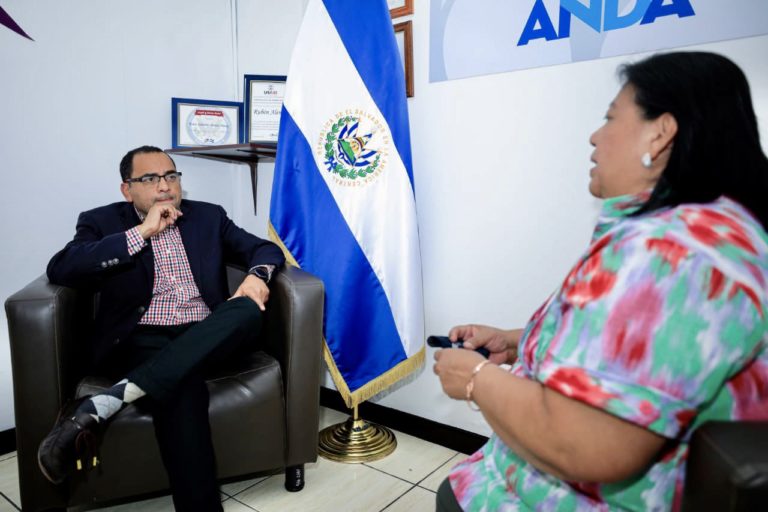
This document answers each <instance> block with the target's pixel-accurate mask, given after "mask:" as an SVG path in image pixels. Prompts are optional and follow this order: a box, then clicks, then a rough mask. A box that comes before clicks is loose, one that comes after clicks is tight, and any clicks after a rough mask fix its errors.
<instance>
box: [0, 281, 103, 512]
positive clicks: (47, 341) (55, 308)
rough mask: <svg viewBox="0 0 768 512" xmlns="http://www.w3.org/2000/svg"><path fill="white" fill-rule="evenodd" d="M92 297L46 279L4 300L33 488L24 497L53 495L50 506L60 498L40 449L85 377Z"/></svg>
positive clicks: (27, 480)
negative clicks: (39, 465)
mask: <svg viewBox="0 0 768 512" xmlns="http://www.w3.org/2000/svg"><path fill="white" fill-rule="evenodd" d="M92 298H93V296H92V295H90V294H86V293H82V292H78V291H75V290H73V289H71V288H66V287H63V286H57V285H53V284H50V283H49V282H48V279H47V277H46V276H45V275H43V276H40V277H39V278H37V279H35V280H34V281H32V282H31V283H30V284H28V285H27V286H26V287H24V288H23V289H21V290H20V291H18V292H16V293H15V294H13V295H11V296H10V297H8V299H7V300H6V301H5V310H6V313H7V316H8V331H9V339H10V347H11V367H12V369H13V398H14V408H15V419H16V446H17V451H18V461H19V472H20V473H24V474H25V477H24V478H20V483H21V485H22V487H28V488H22V496H25V495H26V496H38V497H39V498H40V499H41V500H42V501H45V498H44V497H45V496H46V495H50V496H49V498H50V499H51V500H52V501H51V505H53V504H55V503H57V502H58V501H59V500H60V499H61V498H60V497H58V496H57V495H56V493H55V489H54V488H53V486H52V485H51V484H49V483H48V481H47V480H45V479H44V478H43V476H42V474H40V471H39V470H38V468H37V445H38V443H40V440H41V439H42V438H43V437H44V436H45V434H47V433H48V431H49V430H50V428H51V426H52V425H53V422H54V421H55V419H56V416H57V414H58V412H59V409H60V408H61V405H62V404H63V403H64V402H66V400H67V399H68V398H70V397H71V396H72V394H73V391H74V388H75V386H76V384H77V381H78V380H79V378H80V377H81V376H82V372H83V369H84V368H83V367H84V365H85V362H86V361H87V358H86V357H84V356H83V352H82V351H83V350H84V346H83V343H82V340H84V339H85V337H84V334H83V332H82V327H81V326H84V325H87V319H88V317H89V316H90V315H92V307H93V300H92ZM78 341H80V343H78ZM80 356H83V357H80Z"/></svg>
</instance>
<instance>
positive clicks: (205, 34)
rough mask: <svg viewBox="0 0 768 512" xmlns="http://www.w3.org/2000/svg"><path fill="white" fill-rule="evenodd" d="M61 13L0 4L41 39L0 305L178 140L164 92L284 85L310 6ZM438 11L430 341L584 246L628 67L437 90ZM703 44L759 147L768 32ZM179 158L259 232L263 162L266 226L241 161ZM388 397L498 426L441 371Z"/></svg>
mask: <svg viewBox="0 0 768 512" xmlns="http://www.w3.org/2000/svg"><path fill="white" fill-rule="evenodd" d="M59 4H60V2H55V1H52V0H45V1H42V0H41V1H38V2H24V1H23V0H6V1H5V2H4V3H3V8H5V9H6V11H8V12H9V14H11V15H12V16H13V17H14V18H15V19H16V21H18V22H19V24H20V25H21V26H22V27H23V28H24V29H25V30H26V31H27V32H28V33H30V34H31V35H32V37H34V38H35V39H36V41H35V42H34V43H32V42H29V41H26V40H24V39H22V38H20V37H19V36H17V35H15V34H13V33H11V32H10V31H7V30H5V29H0V69H2V70H3V71H2V72H3V77H2V80H1V81H0V98H3V100H2V101H3V108H4V110H5V113H6V115H5V116H4V118H5V119H11V120H14V121H16V122H14V123H3V124H0V155H2V168H0V176H2V178H3V184H4V186H5V187H4V190H5V191H6V194H5V197H4V201H3V202H2V205H0V208H2V210H0V213H2V217H3V218H4V219H6V222H4V223H3V224H2V226H0V240H3V243H2V246H0V269H2V270H0V272H2V280H0V298H2V299H3V300H4V299H5V298H6V297H7V296H8V295H9V294H10V293H12V292H13V291H15V290H17V289H18V288H20V287H21V286H23V285H24V284H25V283H26V282H28V281H29V280H31V279H32V278H34V277H35V276H36V275H39V274H40V273H41V272H42V270H43V269H44V266H45V263H46V262H47V260H48V258H50V256H51V255H52V254H53V252H55V251H56V250H57V249H58V248H60V247H61V246H62V245H63V244H64V243H65V242H66V241H67V240H68V239H69V238H70V237H71V235H72V233H73V230H74V222H75V219H76V215H77V212H79V211H80V210H82V209H85V208H89V207H91V206H95V205H98V204H102V203H104V202H107V201H112V200H119V199H120V196H119V195H118V191H117V163H118V160H119V158H120V156H122V154H123V153H124V152H125V151H126V150H127V149H130V148H131V147H134V146H136V145H138V144H142V143H153V144H156V145H159V146H161V147H168V146H169V144H170V130H169V124H170V97H171V96H189V97H197V98H208V99H235V98H237V99H242V96H241V94H242V91H241V89H242V83H241V82H242V75H243V74H246V73H249V74H285V73H286V72H287V69H288V61H289V58H290V52H291V47H292V44H293V40H294V38H295V36H296V32H297V30H298V26H299V23H300V20H301V15H302V12H303V8H304V6H305V4H306V0H290V1H289V0H283V1H281V2H272V1H268V0H251V1H247V2H244V1H240V2H236V4H235V7H236V9H235V10H236V20H237V23H236V31H235V30H234V29H233V26H232V17H233V16H232V11H231V10H230V4H229V3H228V2H206V1H204V0H196V1H183V0H173V1H167V2H163V3H157V2H150V1H148V0H141V1H136V2H131V3H127V4H125V5H123V4H115V3H109V7H106V6H102V5H101V4H99V3H96V2H87V1H84V0H77V1H70V2H66V3H61V4H66V5H59ZM158 5H160V7H158ZM428 11H429V5H428V2H427V1H422V2H416V13H415V15H414V16H412V17H411V19H412V20H413V23H414V57H415V89H416V95H415V97H414V98H412V99H410V100H409V101H408V103H409V108H410V114H411V130H412V132H411V133H412V146H413V155H414V175H415V180H416V196H417V208H418V214H419V223H420V232H421V247H422V259H423V264H424V291H425V297H424V299H425V314H426V328H427V333H428V334H433V333H434V334H440V333H445V332H447V330H448V329H449V328H450V327H451V326H452V325H454V324H457V323H463V322H483V323H489V324H494V325H499V326H505V327H515V326H521V325H522V324H523V323H524V322H525V321H526V320H527V318H528V316H529V315H530V314H531V313H532V312H533V310H534V309H535V308H536V307H538V305H539V304H540V303H541V302H542V301H543V300H544V299H545V298H546V296H547V295H548V294H549V293H550V292H551V291H552V290H553V289H554V288H555V287H556V286H557V284H558V282H559V281H560V280H561V279H562V278H563V277H564V275H565V273H566V272H567V270H568V268H569V266H570V265H571V263H572V262H573V261H574V260H575V259H576V258H577V257H578V256H579V254H580V252H581V251H582V250H583V249H584V245H585V243H586V242H587V240H588V239H589V235H590V232H591V228H592V223H593V222H594V219H595V215H596V213H597V209H598V206H599V205H598V203H597V202H596V201H595V200H593V199H592V198H591V197H590V196H589V194H588V193H587V182H588V169H589V167H590V163H589V154H590V152H591V148H590V146H589V144H588V138H589V135H590V133H591V132H592V131H593V130H594V129H595V128H597V127H598V126H599V124H600V123H601V119H602V116H603V114H604V111H605V108H606V106H607V104H608V103H609V102H610V100H611V99H612V98H613V96H614V94H615V93H616V91H617V89H618V83H617V82H616V79H615V69H616V66H617V65H618V64H619V63H620V62H624V61H625V60H627V59H628V58H617V59H605V60H599V61H591V62H583V63H578V64H570V65H564V66H556V67H549V68H540V69H534V70H527V71H519V72H515V73H505V74H499V75H493V76H484V77H477V78H472V79H465V80H458V81H450V82H442V83H437V84H429V83H428V78H427V76H428V51H429V48H428V31H429V16H428ZM201 34H202V35H201ZM233 36H234V37H233ZM233 41H234V43H233ZM697 48H701V49H706V50H711V51H717V52H720V53H723V54H725V55H727V56H729V57H731V58H733V59H734V60H735V61H736V62H737V63H738V64H739V65H741V66H742V67H743V69H744V70H745V72H746V74H747V76H748V77H749V79H750V82H751V84H752V90H753V97H754V100H755V107H756V109H757V111H758V116H759V120H760V123H761V127H762V128H763V141H764V144H763V145H764V147H766V144H765V141H766V140H768V139H766V134H767V133H768V67H767V66H765V63H764V62H765V60H764V55H766V54H767V53H768V36H766V37H757V38H751V39H743V40H738V41H729V42H723V43H716V44H711V45H704V46H699V47H697ZM637 57H638V56H633V57H630V58H631V59H635V58H637ZM478 148H482V151H478ZM177 164H178V166H179V168H180V169H182V170H183V171H184V173H185V174H184V185H185V188H186V189H187V191H188V192H189V196H190V197H194V198H198V199H205V200H211V201H215V202H219V203H221V204H223V205H224V206H225V207H226V208H227V209H228V211H230V213H231V214H232V216H233V218H234V219H235V220H236V221H237V222H238V223H239V224H241V225H242V226H243V227H246V228H247V229H249V230H251V231H252V232H254V233H256V234H258V235H261V236H264V235H265V233H266V223H267V213H268V211H269V196H270V191H269V189H270V187H271V181H272V172H273V166H272V164H262V165H261V166H260V168H259V187H260V188H259V197H258V200H259V213H258V215H257V216H253V213H252V203H251V195H250V179H249V177H248V172H247V167H245V166H237V165H225V164H219V163H211V162H208V161H197V160H194V159H189V158H184V157H181V158H177ZM32 177H34V179H30V178H32ZM22 209H23V210H24V211H25V212H30V213H26V215H20V213H19V211H20V210H22ZM30 233H33V234H35V235H37V236H30ZM2 318H3V320H4V318H5V317H4V313H3V317H2ZM7 347H8V343H7V330H6V329H5V328H4V326H0V372H2V373H0V430H4V429H6V428H10V427H12V426H13V417H12V414H11V408H10V405H9V404H10V396H11V395H10V393H11V391H10V364H9V362H8V360H7V352H8V349H7ZM431 357H432V350H431V349H429V352H428V358H429V361H431ZM326 383H327V385H329V386H330V385H331V384H330V380H327V381H326ZM380 403H381V404H382V405H385V406H388V407H393V408H395V409H399V410H402V411H406V412H409V413H412V414H416V415H418V416H422V417H425V418H429V419H432V420H435V421H439V422H441V423H446V424H451V425H455V426H458V427H461V428H465V429H468V430H471V431H474V432H478V433H482V434H487V433H488V432H489V430H488V427H487V425H486V424H485V422H484V421H483V419H482V417H481V416H480V415H479V414H478V413H474V412H471V411H469V409H468V408H467V407H466V405H465V404H464V403H461V402H454V401H451V400H449V399H448V398H446V397H445V396H444V395H443V394H442V392H441V390H440V387H439V384H438V382H437V379H436V378H435V376H434V375H433V374H432V372H431V362H428V365H427V367H426V369H425V371H424V372H423V373H422V374H421V375H420V376H419V377H418V378H416V379H415V380H413V381H412V382H410V383H409V384H407V386H405V387H403V388H401V389H399V390H396V391H394V392H393V393H391V394H389V395H387V396H386V397H384V398H383V399H382V400H381V401H380Z"/></svg>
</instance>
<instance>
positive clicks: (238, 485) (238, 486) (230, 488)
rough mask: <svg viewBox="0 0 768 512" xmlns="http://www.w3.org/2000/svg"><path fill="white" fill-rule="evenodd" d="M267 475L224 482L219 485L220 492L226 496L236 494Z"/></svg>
mask: <svg viewBox="0 0 768 512" xmlns="http://www.w3.org/2000/svg"><path fill="white" fill-rule="evenodd" d="M279 477H280V478H282V477H283V473H280V475H279ZM267 478H269V477H267V476H260V477H258V478H249V479H248V480H241V481H240V482H232V483H229V484H224V485H222V486H221V492H223V493H225V494H227V495H228V496H236V495H238V494H239V493H241V492H243V491H244V490H246V489H247V488H249V487H251V486H253V485H256V484H257V483H259V482H261V481H262V480H265V479H267Z"/></svg>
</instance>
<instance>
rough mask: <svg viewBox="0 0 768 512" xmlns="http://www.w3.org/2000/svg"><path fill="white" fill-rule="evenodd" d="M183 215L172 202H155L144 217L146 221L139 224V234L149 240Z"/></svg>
mask: <svg viewBox="0 0 768 512" xmlns="http://www.w3.org/2000/svg"><path fill="white" fill-rule="evenodd" d="M182 215H183V214H182V213H181V211H180V210H177V209H176V207H175V206H173V204H171V203H170V202H162V203H155V204H153V205H152V207H151V208H150V209H149V211H148V212H147V216H146V217H144V222H142V223H141V224H139V226H138V229H139V234H141V237H142V238H143V239H144V240H149V239H150V238H151V237H153V236H155V235H156V234H158V233H162V232H163V231H164V230H165V229H166V228H168V227H169V226H173V225H174V224H175V223H176V220H177V219H178V218H179V217H181V216H182Z"/></svg>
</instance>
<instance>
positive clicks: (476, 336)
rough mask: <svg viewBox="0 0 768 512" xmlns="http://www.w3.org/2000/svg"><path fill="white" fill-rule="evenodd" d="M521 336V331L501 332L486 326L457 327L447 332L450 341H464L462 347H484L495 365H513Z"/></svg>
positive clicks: (501, 330)
mask: <svg viewBox="0 0 768 512" xmlns="http://www.w3.org/2000/svg"><path fill="white" fill-rule="evenodd" d="M522 336H523V329H510V330H507V331H505V330H503V329H497V328H496V327H490V326H488V325H477V324H469V325H457V326H456V327H454V328H453V329H451V330H450V331H449V332H448V337H449V338H450V339H451V341H456V340H458V339H462V340H464V347H465V348H468V349H472V350H474V349H476V348H480V347H485V348H487V349H488V351H489V352H490V353H491V354H490V356H488V359H490V360H491V362H492V363H495V364H503V363H510V364H511V363H514V362H515V360H516V359H517V345H518V343H520V338H521V337H522Z"/></svg>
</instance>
